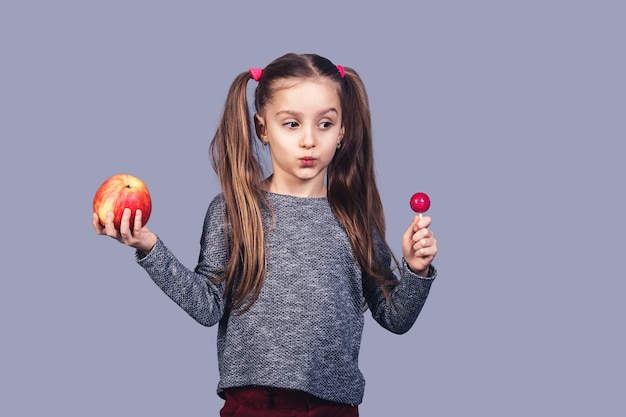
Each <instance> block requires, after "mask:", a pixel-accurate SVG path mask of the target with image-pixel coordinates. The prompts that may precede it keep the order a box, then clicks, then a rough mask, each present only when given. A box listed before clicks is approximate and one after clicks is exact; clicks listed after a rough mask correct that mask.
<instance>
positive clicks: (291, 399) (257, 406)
mask: <svg viewBox="0 0 626 417" xmlns="http://www.w3.org/2000/svg"><path fill="white" fill-rule="evenodd" d="M225 396H226V401H225V403H224V407H223V408H222V410H221V411H220V417H272V416H284V417H287V416H290V417H358V415H359V407H358V406H356V405H350V404H343V403H336V402H333V401H327V400H323V399H321V398H317V397H315V396H313V395H311V394H308V393H306V392H302V391H294V390H286V389H280V388H269V387H241V388H230V389H227V390H226V391H225Z"/></svg>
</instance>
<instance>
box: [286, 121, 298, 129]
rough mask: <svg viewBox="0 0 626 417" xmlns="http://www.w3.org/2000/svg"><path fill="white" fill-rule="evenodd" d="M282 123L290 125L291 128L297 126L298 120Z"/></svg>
mask: <svg viewBox="0 0 626 417" xmlns="http://www.w3.org/2000/svg"><path fill="white" fill-rule="evenodd" d="M284 125H285V126H287V127H292V128H293V127H298V122H287V123H284Z"/></svg>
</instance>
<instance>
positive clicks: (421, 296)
mask: <svg viewBox="0 0 626 417" xmlns="http://www.w3.org/2000/svg"><path fill="white" fill-rule="evenodd" d="M266 194H267V197H268V200H269V202H270V204H271V206H272V208H273V210H274V215H275V224H274V225H273V227H272V228H271V229H268V225H269V224H270V221H271V220H270V217H269V214H268V213H264V223H265V225H266V227H265V228H266V230H267V232H266V246H267V274H266V278H265V282H264V285H263V288H262V290H261V293H260V295H259V297H258V299H257V300H256V301H255V303H254V304H253V305H252V307H251V308H250V309H249V310H248V311H247V312H245V313H243V314H240V315H238V314H234V313H232V314H231V311H230V310H229V308H228V306H227V303H226V302H225V300H224V298H223V296H222V295H223V291H224V285H223V284H220V285H215V284H213V283H212V281H211V279H212V278H215V277H216V276H217V274H218V271H220V270H221V269H222V268H223V266H224V265H225V264H226V260H227V251H226V247H225V239H224V236H225V230H224V224H223V219H224V217H223V215H224V208H225V205H224V200H223V196H222V195H218V196H217V197H216V198H215V199H214V200H213V201H212V202H211V204H210V206H209V209H208V211H207V215H206V218H205V222H204V229H203V233H202V238H201V242H200V243H201V251H200V257H199V261H198V265H197V266H196V268H195V270H194V271H191V270H189V269H188V268H186V267H185V266H183V265H182V264H181V263H180V262H179V261H178V260H177V259H176V257H175V256H174V255H173V254H172V252H170V250H168V249H167V247H166V246H165V245H164V244H163V242H162V241H161V240H160V239H159V240H158V242H157V244H156V246H155V247H154V249H153V250H152V251H151V252H150V253H149V254H148V255H147V256H145V257H143V258H140V257H138V258H137V261H138V262H139V264H140V265H141V266H142V267H143V268H145V270H146V271H147V272H148V274H149V275H150V277H151V278H152V279H153V280H154V282H155V283H156V284H157V285H158V286H159V287H160V288H161V289H162V290H163V291H164V292H165V293H166V294H167V295H168V296H169V297H170V298H171V299H172V300H173V301H174V302H176V303H177V304H178V305H179V306H180V307H181V308H183V309H184V310H185V311H186V312H187V313H188V314H189V315H190V316H191V317H193V318H194V319H195V320H197V321H198V322H199V323H201V324H203V325H205V326H212V325H214V324H216V323H219V329H218V336H217V348H218V364H219V372H220V381H219V384H218V387H217V391H218V394H220V395H223V390H224V389H226V388H229V387H237V386H245V385H262V386H272V387H280V388H287V389H297V390H302V391H306V392H309V393H311V394H313V395H315V396H317V397H320V398H324V399H327V400H331V401H337V402H341V403H347V404H360V403H361V402H362V399H363V392H364V388H365V381H364V378H363V375H362V374H361V372H360V370H359V368H358V355H359V348H360V344H361V335H362V331H363V323H364V315H363V312H364V308H363V306H364V301H365V302H366V303H367V306H368V307H369V309H370V311H371V313H372V316H373V317H374V319H375V320H376V321H377V322H378V323H380V325H382V326H383V327H385V328H386V329H389V330H390V331H392V332H394V333H404V332H406V331H408V330H409V328H410V327H411V326H412V325H413V323H414V322H415V320H416V318H417V316H418V315H419V313H420V310H421V309H422V306H423V305H424V302H425V300H426V297H427V295H428V292H429V289H430V286H431V283H432V281H433V279H434V277H435V276H436V271H434V268H431V272H432V274H431V276H430V277H428V278H423V277H419V276H417V275H415V274H413V273H412V272H410V271H409V270H408V268H407V267H406V265H404V267H403V270H402V271H401V278H395V279H401V280H400V284H399V285H398V286H396V287H395V289H394V291H393V293H392V295H391V300H392V302H391V305H387V303H386V302H385V298H384V296H383V294H382V292H381V291H380V289H379V288H378V287H377V285H375V284H373V283H371V282H370V280H368V279H366V278H365V277H363V276H362V274H361V269H360V268H359V265H358V264H357V262H356V260H355V258H354V255H353V253H352V249H351V246H350V241H349V239H348V236H347V234H346V231H345V229H344V228H343V227H342V226H341V224H340V223H339V221H338V220H337V218H336V217H335V216H334V215H333V213H332V211H331V209H330V206H329V204H328V200H327V199H326V198H301V197H293V196H287V195H279V194H272V193H266ZM381 249H383V253H384V254H385V262H389V263H390V262H391V256H390V254H389V253H388V251H387V250H385V249H384V248H382V245H381Z"/></svg>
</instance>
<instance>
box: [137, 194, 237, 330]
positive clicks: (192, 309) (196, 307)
mask: <svg viewBox="0 0 626 417" xmlns="http://www.w3.org/2000/svg"><path fill="white" fill-rule="evenodd" d="M222 209H223V205H222V204H221V200H220V199H218V198H216V199H214V200H213V202H212V203H211V204H210V205H209V209H208V210H207V214H206V217H205V221H204V227H203V231H202V237H201V240H200V255H199V260H198V264H197V266H196V268H195V270H190V269H189V268H187V267H186V266H184V265H183V264H182V263H181V262H180V261H179V260H178V259H177V258H176V257H175V256H174V254H173V253H172V252H171V251H170V250H169V249H168V248H167V247H166V246H165V244H164V243H163V241H161V239H160V238H159V239H158V240H157V243H156V245H155V246H154V248H153V249H152V251H150V253H149V254H148V255H146V256H144V257H140V256H139V255H137V256H136V260H137V262H138V263H139V265H140V266H142V267H143V268H144V269H145V270H146V272H147V273H148V274H149V275H150V277H151V278H152V280H153V281H154V282H155V283H156V284H157V285H158V286H159V288H161V290H162V291H163V292H164V293H165V294H166V295H167V296H168V297H170V298H171V299H172V300H173V301H174V302H175V303H176V304H178V305H179V306H180V307H181V308H182V309H183V310H184V311H185V312H187V314H189V315H190V316H191V317H192V318H193V319H195V320H196V321H197V322H198V323H200V324H202V325H204V326H212V325H214V324H216V323H218V322H219V321H220V319H221V318H222V316H223V314H224V310H225V306H226V303H225V300H224V297H223V295H224V284H223V283H222V284H215V283H214V282H213V280H214V279H215V278H217V277H218V276H219V273H220V271H221V270H222V269H223V266H224V265H225V264H226V260H227V250H226V238H225V234H224V225H223V216H222V213H223V212H222Z"/></svg>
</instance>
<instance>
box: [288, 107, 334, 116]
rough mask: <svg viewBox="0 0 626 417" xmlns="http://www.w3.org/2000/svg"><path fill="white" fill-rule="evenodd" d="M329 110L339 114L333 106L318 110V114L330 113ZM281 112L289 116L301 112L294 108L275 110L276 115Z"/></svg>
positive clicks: (300, 114) (298, 114) (297, 114)
mask: <svg viewBox="0 0 626 417" xmlns="http://www.w3.org/2000/svg"><path fill="white" fill-rule="evenodd" d="M331 112H333V113H336V114H339V111H337V109H336V108H334V107H329V108H328V109H326V110H322V111H321V112H319V114H326V113H331ZM281 114H286V115H289V116H302V112H299V111H296V110H279V111H277V112H276V116H279V115H281Z"/></svg>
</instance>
